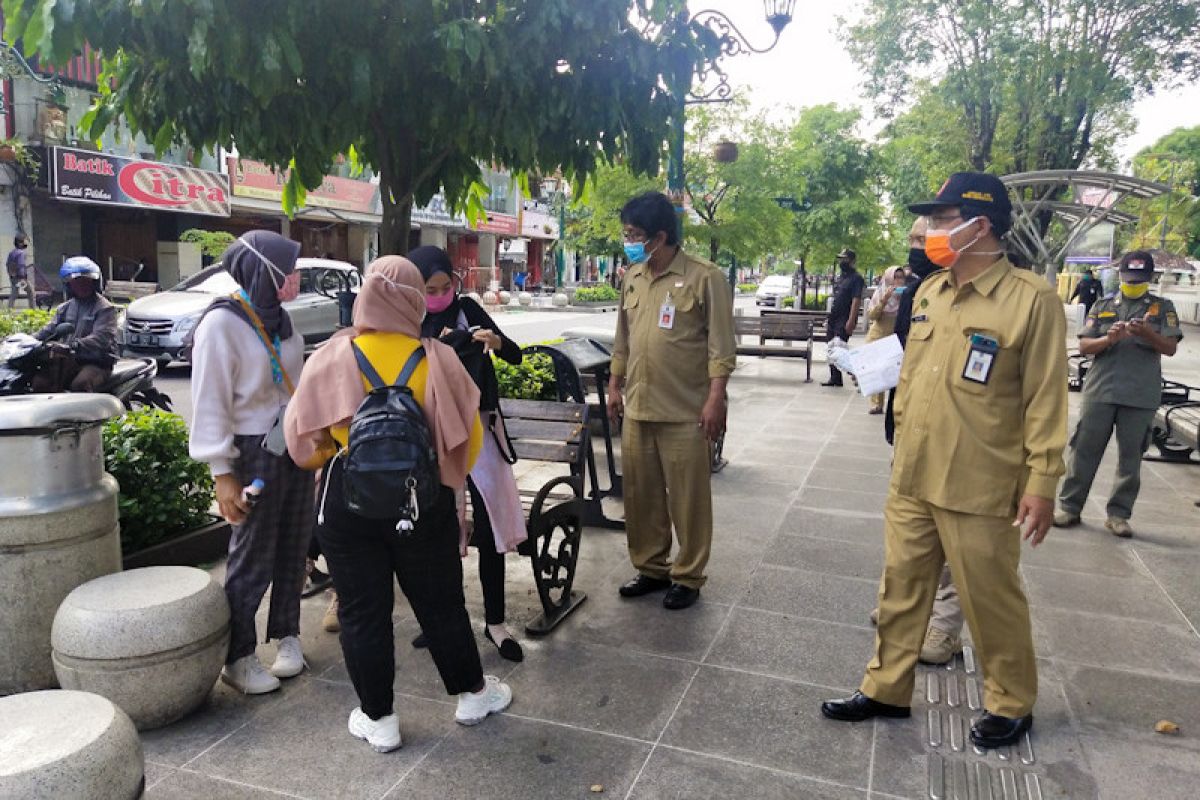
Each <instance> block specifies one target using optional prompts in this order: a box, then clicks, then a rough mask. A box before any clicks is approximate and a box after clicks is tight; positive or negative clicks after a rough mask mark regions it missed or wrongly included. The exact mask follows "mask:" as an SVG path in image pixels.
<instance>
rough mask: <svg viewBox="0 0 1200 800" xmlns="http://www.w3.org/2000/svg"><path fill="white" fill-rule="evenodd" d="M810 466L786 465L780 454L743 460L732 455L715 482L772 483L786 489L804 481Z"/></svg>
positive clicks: (795, 486) (793, 487)
mask: <svg viewBox="0 0 1200 800" xmlns="http://www.w3.org/2000/svg"><path fill="white" fill-rule="evenodd" d="M809 466H811V463H808V464H804V465H803V468H801V467H797V468H796V469H792V468H791V466H790V465H785V464H784V463H783V461H782V458H781V457H779V456H778V455H776V456H775V457H773V458H762V457H761V456H757V455H756V456H755V458H754V459H753V460H748V459H747V460H743V459H741V457H740V456H737V455H735V456H731V458H730V462H729V466H727V467H725V469H723V470H721V472H720V474H719V475H718V476H717V478H716V479H714V481H713V484H714V485H716V483H718V482H720V483H725V482H727V481H728V482H730V483H735V482H736V483H755V484H771V485H773V486H778V487H784V488H785V489H789V488H790V489H795V488H797V487H798V486H800V484H801V483H802V482H803V480H804V476H805V475H806V474H807V471H808V467H809Z"/></svg>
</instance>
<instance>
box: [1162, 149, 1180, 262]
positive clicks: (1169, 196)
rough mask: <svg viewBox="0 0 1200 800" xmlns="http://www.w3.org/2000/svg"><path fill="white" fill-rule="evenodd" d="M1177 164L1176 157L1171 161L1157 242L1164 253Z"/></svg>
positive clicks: (1177, 158) (1177, 159) (1173, 196)
mask: <svg viewBox="0 0 1200 800" xmlns="http://www.w3.org/2000/svg"><path fill="white" fill-rule="evenodd" d="M1178 163H1179V157H1178V156H1176V157H1175V158H1172V159H1171V178H1170V180H1168V181H1167V210H1166V211H1164V212H1163V220H1162V234H1161V235H1160V236H1159V240H1158V249H1159V250H1162V251H1164V252H1165V251H1166V249H1167V220H1169V219H1170V218H1171V202H1172V201H1173V200H1174V199H1175V165H1176V164H1178Z"/></svg>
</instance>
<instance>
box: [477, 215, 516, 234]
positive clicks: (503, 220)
mask: <svg viewBox="0 0 1200 800" xmlns="http://www.w3.org/2000/svg"><path fill="white" fill-rule="evenodd" d="M471 228H472V229H473V230H477V231H479V232H480V233H499V234H503V235H507V236H517V235H519V234H520V232H521V221H520V220H519V219H518V218H517V217H514V216H511V215H509V214H497V213H495V212H494V211H489V212H487V217H486V218H484V219H480V220H476V221H475V222H474V223H472V224H471Z"/></svg>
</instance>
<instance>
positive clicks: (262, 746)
mask: <svg viewBox="0 0 1200 800" xmlns="http://www.w3.org/2000/svg"><path fill="white" fill-rule="evenodd" d="M514 703H515V701H514ZM357 705H358V699H357V698H356V697H355V695H354V690H353V689H352V688H351V687H350V686H347V685H342V684H335V683H329V682H323V681H314V682H312V684H311V685H310V686H308V687H306V690H305V691H304V692H302V693H299V694H298V695H297V696H296V697H295V698H292V699H291V701H290V702H287V703H281V704H280V705H279V706H277V707H276V708H273V709H271V711H270V712H267V713H263V714H261V715H260V716H258V717H256V718H255V719H254V720H253V721H252V722H251V723H250V724H249V725H247V726H245V727H244V728H242V729H241V730H239V731H238V732H237V733H235V734H234V735H233V736H231V737H229V738H228V739H226V740H225V741H224V742H222V743H221V744H220V745H218V746H216V747H214V748H213V749H212V750H210V751H209V752H207V753H206V754H205V755H204V756H202V757H201V758H198V759H196V760H195V761H193V762H192V763H191V764H190V765H189V767H190V768H191V769H193V770H195V771H197V772H200V773H203V774H204V775H208V776H211V777H216V778H227V779H231V780H236V781H239V782H242V783H246V784H250V785H252V786H259V787H263V788H267V789H273V790H276V791H282V792H288V793H291V794H296V795H300V796H305V797H314V798H355V800H357V798H363V797H381V796H382V795H383V793H384V792H386V791H387V790H388V789H389V787H391V786H393V785H394V784H395V783H396V782H397V781H399V780H400V778H401V777H402V776H403V775H404V774H405V773H406V772H407V771H408V770H410V769H411V768H412V766H413V765H414V764H416V763H417V762H418V761H420V760H421V758H422V756H424V755H426V754H427V753H428V752H429V751H430V750H431V749H432V748H433V746H434V745H435V744H436V743H437V742H438V741H439V740H440V739H441V737H442V736H444V735H445V733H446V732H447V731H448V730H450V729H451V728H452V727H454V722H453V714H454V707H453V706H451V705H447V704H441V703H431V702H429V701H424V700H416V699H412V698H398V699H397V701H396V712H397V713H398V714H399V715H400V732H401V735H402V736H403V737H404V747H403V748H401V749H400V750H397V751H395V752H393V753H389V754H380V753H376V752H375V751H373V750H372V749H371V748H370V747H369V746H368V745H367V744H366V743H365V742H362V741H361V740H359V739H355V738H354V737H352V736H351V735H350V734H349V733H348V732H347V731H346V719H347V718H348V717H349V715H350V711H351V709H353V708H354V707H355V706H357ZM331 765H336V768H331Z"/></svg>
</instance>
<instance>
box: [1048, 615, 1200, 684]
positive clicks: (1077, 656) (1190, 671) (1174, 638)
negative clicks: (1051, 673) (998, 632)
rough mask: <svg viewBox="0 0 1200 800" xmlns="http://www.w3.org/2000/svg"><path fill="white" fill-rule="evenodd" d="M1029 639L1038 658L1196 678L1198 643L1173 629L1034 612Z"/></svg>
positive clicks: (1199, 656)
mask: <svg viewBox="0 0 1200 800" xmlns="http://www.w3.org/2000/svg"><path fill="white" fill-rule="evenodd" d="M1034 621H1035V624H1034V636H1035V643H1036V644H1037V645H1038V652H1039V653H1040V654H1041V655H1043V656H1049V657H1051V658H1056V659H1064V660H1066V661H1072V662H1076V663H1080V664H1087V665H1091V666H1103V667H1111V668H1116V669H1127V670H1132V671H1135V672H1143V673H1151V674H1159V675H1170V676H1176V677H1181V678H1185V679H1195V678H1196V677H1197V676H1200V639H1197V638H1196V635H1195V634H1194V633H1192V632H1191V631H1190V630H1189V629H1187V628H1186V627H1184V624H1183V622H1182V621H1180V622H1179V623H1178V624H1175V625H1161V624H1158V623H1154V622H1144V621H1140V620H1128V619H1120V618H1117V617H1110V616H1100V615H1094V614H1084V613H1080V612H1074V611H1062V610H1059V609H1052V608H1039V609H1038V610H1037V613H1036V615H1035V616H1034Z"/></svg>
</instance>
